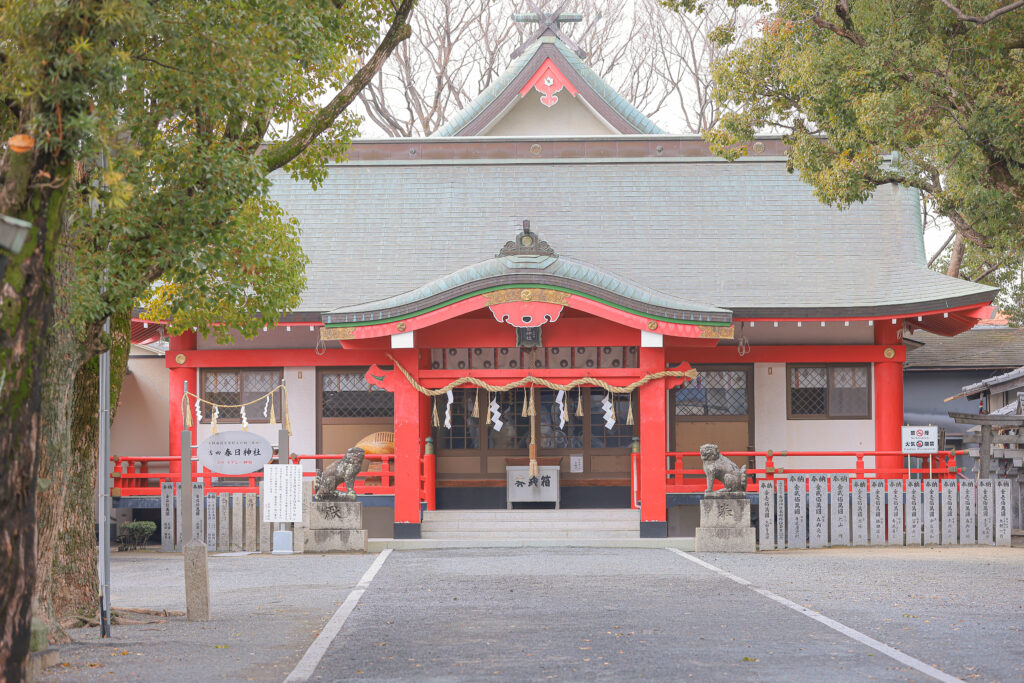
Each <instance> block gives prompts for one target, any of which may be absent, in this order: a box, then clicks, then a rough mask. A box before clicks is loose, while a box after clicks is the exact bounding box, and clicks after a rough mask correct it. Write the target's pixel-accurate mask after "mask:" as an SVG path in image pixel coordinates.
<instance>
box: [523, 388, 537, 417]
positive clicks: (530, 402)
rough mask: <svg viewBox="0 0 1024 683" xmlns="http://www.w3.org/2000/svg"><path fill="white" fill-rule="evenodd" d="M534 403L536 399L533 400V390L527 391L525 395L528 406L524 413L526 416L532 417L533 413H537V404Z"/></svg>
mask: <svg viewBox="0 0 1024 683" xmlns="http://www.w3.org/2000/svg"><path fill="white" fill-rule="evenodd" d="M536 404H537V401H535V400H534V398H533V392H532V391H531V392H529V393H528V394H527V395H526V405H527V406H528V407H527V410H526V414H527V415H528V416H530V417H533V416H534V415H536V414H537V405H536Z"/></svg>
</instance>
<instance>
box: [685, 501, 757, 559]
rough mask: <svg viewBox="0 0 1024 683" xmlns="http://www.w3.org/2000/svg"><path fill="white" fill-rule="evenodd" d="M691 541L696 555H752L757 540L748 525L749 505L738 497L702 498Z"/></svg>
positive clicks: (752, 528) (751, 527) (748, 502)
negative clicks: (698, 519) (698, 524)
mask: <svg viewBox="0 0 1024 683" xmlns="http://www.w3.org/2000/svg"><path fill="white" fill-rule="evenodd" d="M694 540H695V549H696V551H697V552H699V553H752V552H754V551H755V549H756V543H757V540H756V533H755V530H754V527H753V526H751V524H750V501H748V500H747V498H746V496H744V495H743V494H742V493H740V494H736V495H735V496H729V495H719V496H717V497H705V498H704V500H702V501H701V502H700V526H699V527H697V534H696V538H695V539H694Z"/></svg>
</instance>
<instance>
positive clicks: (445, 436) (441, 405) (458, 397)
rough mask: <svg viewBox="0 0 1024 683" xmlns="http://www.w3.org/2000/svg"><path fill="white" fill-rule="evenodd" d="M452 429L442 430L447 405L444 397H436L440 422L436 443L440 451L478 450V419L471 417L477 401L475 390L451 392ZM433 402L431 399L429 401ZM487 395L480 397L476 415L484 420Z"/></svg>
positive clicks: (483, 394)
mask: <svg viewBox="0 0 1024 683" xmlns="http://www.w3.org/2000/svg"><path fill="white" fill-rule="evenodd" d="M452 397H453V398H454V400H453V401H452V428H451V429H445V428H444V411H445V407H446V406H447V405H448V398H447V397H446V396H438V397H437V416H438V419H439V420H440V421H441V427H439V428H438V430H437V431H438V441H439V446H440V448H442V449H452V450H475V449H477V448H480V420H481V418H480V417H473V404H474V402H475V401H476V400H477V390H476V389H454V390H453V391H452ZM431 400H433V399H431ZM486 400H487V394H486V392H485V393H482V394H481V395H480V406H479V410H478V415H480V416H483V417H484V419H486V412H485V411H486V410H487V407H486V406H485V405H483V404H484V402H485V401H486Z"/></svg>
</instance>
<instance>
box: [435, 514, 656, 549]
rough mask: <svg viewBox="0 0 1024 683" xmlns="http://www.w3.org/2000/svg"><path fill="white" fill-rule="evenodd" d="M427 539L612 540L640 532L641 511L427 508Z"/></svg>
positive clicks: (632, 537)
mask: <svg viewBox="0 0 1024 683" xmlns="http://www.w3.org/2000/svg"><path fill="white" fill-rule="evenodd" d="M421 533H422V537H423V539H425V540H449V541H459V540H495V541H497V540H509V541H512V540H563V541H565V540H570V539H581V540H582V539H586V540H609V539H636V538H639V536H640V511H639V510H630V509H601V510H577V509H571V510H565V509H563V510H428V511H425V512H424V513H423V522H422V527H421Z"/></svg>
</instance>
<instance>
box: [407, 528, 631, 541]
mask: <svg viewBox="0 0 1024 683" xmlns="http://www.w3.org/2000/svg"><path fill="white" fill-rule="evenodd" d="M422 533H423V538H438V539H460V538H467V539H473V538H476V539H482V538H530V539H540V538H552V539H554V538H637V537H638V536H639V535H640V533H639V530H637V529H628V530H627V529H545V530H543V531H528V530H526V531H524V530H511V529H509V530H507V531H506V530H492V531H487V530H482V529H475V530H467V531H443V532H437V531H435V532H428V531H423V532H422Z"/></svg>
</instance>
